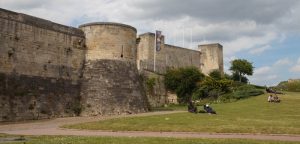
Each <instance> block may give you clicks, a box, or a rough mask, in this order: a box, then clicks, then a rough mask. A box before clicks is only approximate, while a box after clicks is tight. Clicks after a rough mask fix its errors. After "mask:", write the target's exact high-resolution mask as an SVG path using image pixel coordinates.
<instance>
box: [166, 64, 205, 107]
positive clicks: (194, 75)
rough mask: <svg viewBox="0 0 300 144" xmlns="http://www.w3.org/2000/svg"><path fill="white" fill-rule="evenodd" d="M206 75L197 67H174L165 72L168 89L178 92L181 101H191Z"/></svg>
mask: <svg viewBox="0 0 300 144" xmlns="http://www.w3.org/2000/svg"><path fill="white" fill-rule="evenodd" d="M204 77H205V76H204V74H202V73H201V72H200V71H199V70H198V69H197V68H195V67H187V68H180V69H172V70H168V71H167V73H166V74H165V85H166V88H167V89H169V90H172V91H175V92H176V94H177V96H178V100H179V102H181V103H187V102H189V101H191V96H192V93H193V92H194V91H195V89H197V83H198V82H199V81H201V80H202V79H203V78H204Z"/></svg>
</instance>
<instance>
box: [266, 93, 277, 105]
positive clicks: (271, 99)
mask: <svg viewBox="0 0 300 144" xmlns="http://www.w3.org/2000/svg"><path fill="white" fill-rule="evenodd" d="M268 102H275V103H280V99H279V97H278V96H277V95H276V94H275V96H273V95H272V94H271V95H269V97H268Z"/></svg>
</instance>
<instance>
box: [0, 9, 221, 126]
mask: <svg viewBox="0 0 300 144" xmlns="http://www.w3.org/2000/svg"><path fill="white" fill-rule="evenodd" d="M154 40H155V35H154V34H153V33H145V34H141V35H140V36H137V30H136V29H135V28H134V27H132V26H129V25H125V24H120V23H111V22H96V23H88V24H84V25H81V26H80V27H79V28H73V27H69V26H64V25H61V24H57V23H54V22H51V21H48V20H44V19H40V18H36V17H33V16H29V15H26V14H21V13H16V12H12V11H8V10H5V9H1V8H0V122H2V121H20V120H32V119H45V118H53V117H64V116H75V115H83V116H88V115H113V114H131V113H139V112H146V111H148V109H149V106H150V105H151V106H161V105H163V104H166V103H168V99H167V93H168V92H167V91H166V89H165V87H164V82H163V80H164V73H165V71H166V70H167V69H168V68H179V67H186V66H195V67H197V68H199V70H201V71H202V72H204V73H205V74H208V73H209V72H210V71H211V70H214V69H219V70H220V71H223V52H222V46H221V45H220V44H208V45H202V46H199V50H191V49H187V48H182V47H177V46H172V45H168V44H165V43H164V41H163V43H162V45H161V50H160V51H158V52H156V53H155V54H154V48H155V47H154ZM154 56H155V58H154ZM154 59H156V64H155V65H154V62H153V61H154ZM154 67H155V70H154ZM148 78H155V86H154V89H151V90H149V89H147V88H146V87H145V86H146V85H145V81H146V80H147V79H148ZM149 104H150V105H149Z"/></svg>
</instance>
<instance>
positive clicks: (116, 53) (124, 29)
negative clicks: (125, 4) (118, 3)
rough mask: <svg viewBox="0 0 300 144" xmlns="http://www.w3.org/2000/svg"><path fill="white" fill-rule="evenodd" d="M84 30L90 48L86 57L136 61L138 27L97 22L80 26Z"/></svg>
mask: <svg viewBox="0 0 300 144" xmlns="http://www.w3.org/2000/svg"><path fill="white" fill-rule="evenodd" d="M79 28H80V29H81V30H83V31H84V33H85V37H86V46H87V48H88V51H87V55H86V59H87V60H97V59H113V60H128V61H132V62H135V61H136V52H137V49H136V29H135V28H134V27H132V26H129V25H125V24H120V23H110V22H95V23H88V24H84V25H81V26H79Z"/></svg>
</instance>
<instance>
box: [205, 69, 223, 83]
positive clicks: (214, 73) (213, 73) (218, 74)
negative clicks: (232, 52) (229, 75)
mask: <svg viewBox="0 0 300 144" xmlns="http://www.w3.org/2000/svg"><path fill="white" fill-rule="evenodd" d="M208 75H209V76H210V77H211V78H213V79H215V80H220V79H221V78H222V74H221V72H220V70H217V69H216V70H213V71H211V72H210V73H209V74H208Z"/></svg>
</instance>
